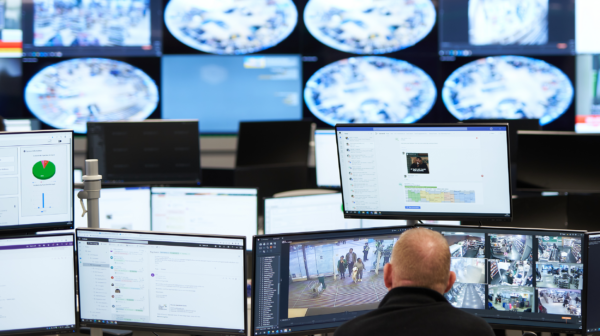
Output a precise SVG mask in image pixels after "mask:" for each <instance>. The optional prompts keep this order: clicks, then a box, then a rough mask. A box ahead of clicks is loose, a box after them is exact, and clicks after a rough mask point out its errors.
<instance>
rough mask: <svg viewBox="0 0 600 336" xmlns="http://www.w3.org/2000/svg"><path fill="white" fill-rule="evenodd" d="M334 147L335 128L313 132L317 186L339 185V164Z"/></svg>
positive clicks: (337, 186) (336, 186)
mask: <svg viewBox="0 0 600 336" xmlns="http://www.w3.org/2000/svg"><path fill="white" fill-rule="evenodd" d="M336 148H337V144H336V142H335V130H317V131H316V132H315V164H316V169H317V185H318V186H319V187H332V188H339V187H340V166H339V163H338V157H337V151H336Z"/></svg>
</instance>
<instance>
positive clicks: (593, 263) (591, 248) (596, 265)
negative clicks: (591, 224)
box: [585, 232, 600, 332]
mask: <svg viewBox="0 0 600 336" xmlns="http://www.w3.org/2000/svg"><path fill="white" fill-rule="evenodd" d="M586 239H587V244H586V246H587V256H588V259H587V260H588V264H587V265H586V268H587V270H588V272H587V274H586V275H585V278H586V279H587V281H588V282H587V284H588V286H586V291H587V296H586V309H585V312H586V313H585V314H586V316H585V320H586V328H587V332H596V331H600V319H598V316H600V301H599V300H598V298H600V289H599V288H598V286H589V284H590V283H592V282H591V280H592V279H598V277H599V276H600V233H598V232H594V233H591V234H589V235H588V236H587V237H586Z"/></svg>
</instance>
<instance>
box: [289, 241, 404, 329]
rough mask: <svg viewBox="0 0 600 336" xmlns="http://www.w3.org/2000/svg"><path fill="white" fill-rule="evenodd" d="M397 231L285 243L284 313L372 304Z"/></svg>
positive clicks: (381, 284)
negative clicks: (287, 275)
mask: <svg viewBox="0 0 600 336" xmlns="http://www.w3.org/2000/svg"><path fill="white" fill-rule="evenodd" d="M397 240H398V235H385V236H372V237H364V238H358V239H356V238H349V239H348V240H339V239H335V240H322V241H318V242H315V241H311V242H307V243H303V242H296V243H293V244H291V245H290V256H289V257H290V270H289V272H290V278H291V282H290V285H289V300H288V318H298V317H305V316H316V315H327V314H333V313H339V312H349V311H361V310H370V309H375V308H377V307H378V306H379V302H380V301H381V299H382V298H383V297H384V296H385V295H386V294H387V292H388V289H387V288H386V287H385V284H384V282H383V267H384V265H385V264H387V263H389V262H390V258H391V255H392V248H393V246H394V244H395V243H396V241H397Z"/></svg>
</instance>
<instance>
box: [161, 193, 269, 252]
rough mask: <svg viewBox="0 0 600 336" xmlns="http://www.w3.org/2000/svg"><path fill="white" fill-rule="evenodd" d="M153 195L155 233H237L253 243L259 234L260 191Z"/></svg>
mask: <svg viewBox="0 0 600 336" xmlns="http://www.w3.org/2000/svg"><path fill="white" fill-rule="evenodd" d="M151 192H152V230H153V231H164V232H190V233H202V234H225V235H234V234H235V235H243V236H245V237H247V238H248V239H249V240H248V241H249V242H250V241H251V240H250V239H252V236H253V235H256V234H257V228H258V210H257V207H258V190H257V189H256V188H158V187H155V188H152V189H151ZM247 248H248V250H251V249H252V245H251V244H250V243H248V244H247Z"/></svg>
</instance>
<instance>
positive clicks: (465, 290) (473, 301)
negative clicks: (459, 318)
mask: <svg viewBox="0 0 600 336" xmlns="http://www.w3.org/2000/svg"><path fill="white" fill-rule="evenodd" d="M444 297H445V298H446V300H448V302H450V304H451V305H453V306H454V307H456V308H466V309H485V285H482V284H473V283H454V285H453V286H452V289H450V290H449V291H448V292H447V293H446V294H444Z"/></svg>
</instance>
